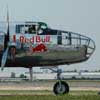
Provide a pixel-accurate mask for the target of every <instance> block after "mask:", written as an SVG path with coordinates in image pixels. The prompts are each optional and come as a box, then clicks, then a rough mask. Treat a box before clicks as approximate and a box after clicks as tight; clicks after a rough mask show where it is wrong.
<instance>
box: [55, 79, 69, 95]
mask: <svg viewBox="0 0 100 100" xmlns="http://www.w3.org/2000/svg"><path fill="white" fill-rule="evenodd" d="M53 92H54V93H55V94H56V95H60V94H66V93H69V86H68V84H67V83H66V82H64V81H59V82H56V84H55V85H54V87H53Z"/></svg>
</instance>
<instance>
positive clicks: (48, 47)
mask: <svg viewBox="0 0 100 100" xmlns="http://www.w3.org/2000/svg"><path fill="white" fill-rule="evenodd" d="M8 17H9V16H8ZM1 30H2V29H0V65H1V69H4V67H25V68H29V69H30V76H31V78H32V67H43V68H44V67H45V68H48V66H49V69H52V68H53V67H54V66H58V65H65V64H66V65H69V64H74V63H80V62H84V61H87V60H88V59H89V58H90V57H91V55H92V54H93V52H94V50H95V43H94V41H93V40H92V39H91V38H89V37H87V36H84V35H81V34H78V33H74V32H70V31H62V30H56V29H52V28H49V27H48V25H47V24H46V23H44V22H32V21H30V22H22V23H10V22H9V18H8V20H7V32H2V31H1ZM56 72H57V78H58V80H59V81H58V82H57V83H56V84H55V85H54V88H53V91H54V93H55V94H65V93H68V92H69V86H68V84H67V83H66V82H64V81H62V79H61V70H57V71H56Z"/></svg>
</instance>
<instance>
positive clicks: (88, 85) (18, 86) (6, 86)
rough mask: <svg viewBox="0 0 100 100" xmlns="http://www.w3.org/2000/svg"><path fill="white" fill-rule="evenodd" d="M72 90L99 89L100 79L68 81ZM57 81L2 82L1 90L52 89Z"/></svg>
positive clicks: (0, 84)
mask: <svg viewBox="0 0 100 100" xmlns="http://www.w3.org/2000/svg"><path fill="white" fill-rule="evenodd" d="M67 83H68V84H69V86H70V90H72V91H73V90H75V91H78V90H81V91H86V90H88V91H89V90H90V91H99V90H100V81H92V80H89V81H85V80H84V81H68V82H67ZM54 84H55V82H52V81H34V82H9V83H8V82H6V83H5V82H2V83H0V90H52V89H53V85H54Z"/></svg>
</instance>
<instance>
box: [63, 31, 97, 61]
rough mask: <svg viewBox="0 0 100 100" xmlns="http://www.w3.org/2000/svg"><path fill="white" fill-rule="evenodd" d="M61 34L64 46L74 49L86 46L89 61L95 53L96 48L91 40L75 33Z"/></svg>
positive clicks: (66, 32) (65, 32) (64, 32)
mask: <svg viewBox="0 0 100 100" xmlns="http://www.w3.org/2000/svg"><path fill="white" fill-rule="evenodd" d="M61 33H62V44H64V45H69V46H74V47H82V46H84V47H85V48H86V54H85V56H86V58H87V59H88V58H90V57H91V55H92V54H93V53H94V51H95V48H96V46H95V42H94V41H93V40H92V39H91V38H89V37H87V36H84V35H81V34H78V33H74V32H68V31H61Z"/></svg>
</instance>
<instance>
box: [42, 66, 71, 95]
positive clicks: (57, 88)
mask: <svg viewBox="0 0 100 100" xmlns="http://www.w3.org/2000/svg"><path fill="white" fill-rule="evenodd" d="M54 68H56V69H54ZM54 68H48V69H50V70H51V71H53V72H55V73H57V80H58V81H57V82H56V83H55V84H54V86H53V92H54V94H55V95H61V94H68V93H69V90H70V89H69V85H68V84H67V83H66V82H65V81H63V80H62V78H61V74H62V70H61V69H59V68H58V67H54ZM42 69H43V68H42ZM44 69H45V68H44Z"/></svg>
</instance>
